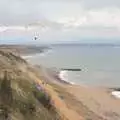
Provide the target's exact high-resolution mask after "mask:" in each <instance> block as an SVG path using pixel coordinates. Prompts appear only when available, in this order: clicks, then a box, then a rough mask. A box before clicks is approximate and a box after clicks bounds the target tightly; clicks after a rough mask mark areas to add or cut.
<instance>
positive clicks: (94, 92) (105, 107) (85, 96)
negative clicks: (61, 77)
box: [67, 86, 120, 120]
mask: <svg viewBox="0 0 120 120" xmlns="http://www.w3.org/2000/svg"><path fill="white" fill-rule="evenodd" d="M67 91H68V92H69V93H71V94H73V95H74V96H75V97H76V99H77V100H78V101H81V102H82V103H83V104H84V105H85V106H86V107H87V108H88V109H89V110H91V111H93V112H94V113H95V114H96V115H98V116H100V117H101V119H102V118H103V119H105V120H120V99H116V98H114V97H113V96H112V95H111V92H112V90H111V89H107V88H102V87H96V88H95V87H89V86H70V87H67Z"/></svg>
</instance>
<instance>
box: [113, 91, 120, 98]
mask: <svg viewBox="0 0 120 120" xmlns="http://www.w3.org/2000/svg"><path fill="white" fill-rule="evenodd" d="M112 95H113V96H114V97H115V98H118V99H120V91H113V92H112Z"/></svg>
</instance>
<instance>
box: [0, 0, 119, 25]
mask: <svg viewBox="0 0 120 120" xmlns="http://www.w3.org/2000/svg"><path fill="white" fill-rule="evenodd" d="M71 2H73V3H78V4H81V5H83V7H85V8H91V9H94V8H99V7H111V6H115V7H120V0H0V25H24V24H28V23H33V22H36V21H39V20H41V19H46V17H50V16H59V13H57V11H55V9H53V8H52V6H55V4H57V5H59V4H58V3H61V4H60V6H59V8H60V10H58V11H59V12H63V11H64V10H62V8H63V6H62V5H64V3H66V4H68V6H69V4H71ZM46 4H47V5H46ZM68 6H67V8H66V9H68V11H69V9H71V8H68ZM44 7H46V8H45V9H42V8H44ZM65 7H66V6H64V9H65ZM77 7H78V8H79V6H77ZM78 8H75V9H77V11H78V10H79V9H78ZM73 9H74V8H73ZM42 10H43V11H42ZM61 10H62V11H61ZM78 12H79V11H78ZM54 13H55V14H54ZM61 14H62V13H61ZM70 14H72V13H70ZM48 19H49V18H48Z"/></svg>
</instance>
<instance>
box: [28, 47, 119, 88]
mask: <svg viewBox="0 0 120 120" xmlns="http://www.w3.org/2000/svg"><path fill="white" fill-rule="evenodd" d="M29 61H32V62H33V63H35V64H42V65H44V66H46V67H56V68H81V69H82V71H80V72H67V74H68V81H71V82H74V83H76V84H83V85H84V84H85V85H95V86H107V87H120V47H119V46H96V45H94V46H79V45H64V46H53V47H52V49H51V50H50V51H48V52H46V53H43V54H41V55H40V54H39V55H35V56H33V57H31V58H29Z"/></svg>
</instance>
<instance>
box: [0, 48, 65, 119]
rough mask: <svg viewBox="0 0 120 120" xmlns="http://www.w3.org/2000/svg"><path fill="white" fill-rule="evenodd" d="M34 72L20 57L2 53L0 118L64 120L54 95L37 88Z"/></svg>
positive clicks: (0, 65) (0, 57)
mask: <svg viewBox="0 0 120 120" xmlns="http://www.w3.org/2000/svg"><path fill="white" fill-rule="evenodd" d="M34 69H35V68H34V67H31V66H30V65H29V64H28V63H27V62H26V61H25V60H23V59H22V58H20V57H19V56H16V55H14V54H12V53H11V52H8V51H6V52H5V51H3V50H2V51H0V119H3V120H8V119H10V120H40V119H41V120H63V118H62V116H61V115H60V113H59V112H58V111H57V109H56V107H55V106H54V104H53V102H52V99H51V96H50V95H49V94H48V93H47V92H46V91H45V90H42V89H38V88H37V87H36V84H37V83H36V80H34V78H33V77H31V74H32V75H33V76H35V79H38V80H40V78H38V77H37V76H36V73H35V71H36V70H34ZM31 71H32V72H31ZM41 84H42V83H41ZM39 85H40V84H39Z"/></svg>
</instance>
